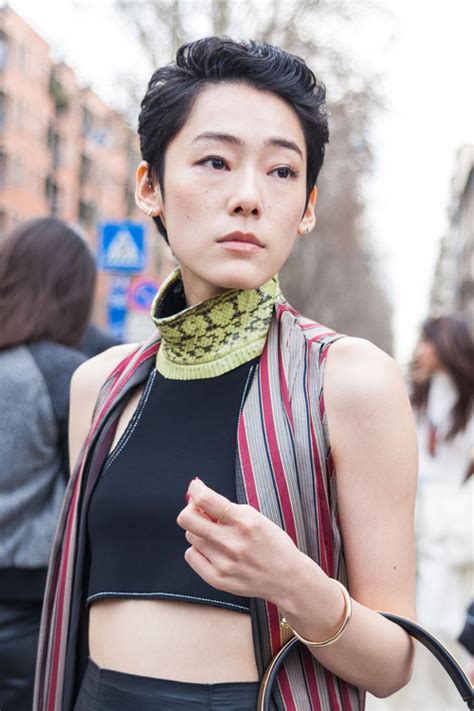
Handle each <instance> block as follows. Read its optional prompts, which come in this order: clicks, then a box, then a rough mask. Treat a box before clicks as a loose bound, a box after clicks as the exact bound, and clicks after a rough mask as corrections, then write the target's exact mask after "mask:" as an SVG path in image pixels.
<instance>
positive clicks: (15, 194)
mask: <svg viewBox="0 0 474 711" xmlns="http://www.w3.org/2000/svg"><path fill="white" fill-rule="evenodd" d="M138 161H139V151H138V139H137V136H136V134H135V132H134V131H133V130H132V129H131V127H130V126H129V124H128V123H127V121H126V119H125V118H124V117H123V116H122V115H121V114H119V113H118V112H117V111H114V110H113V109H111V108H110V107H109V106H107V105H106V104H105V103H104V102H103V101H102V100H101V99H100V97H99V96H97V94H95V93H94V92H93V91H92V90H91V89H90V88H88V87H83V86H80V84H79V83H78V81H77V78H76V75H75V73H74V71H73V70H72V69H71V68H70V67H68V66H67V65H66V64H63V63H61V64H57V63H53V62H52V60H51V58H50V48H49V46H48V44H47V43H46V42H45V40H44V39H42V38H41V37H40V36H39V35H38V34H37V33H36V32H35V31H34V30H33V29H32V28H31V27H30V26H29V25H28V24H27V23H26V22H24V21H23V20H22V19H21V17H19V16H18V15H17V14H16V13H15V12H14V11H13V10H12V9H11V8H10V7H8V5H1V4H0V239H1V238H2V236H3V235H5V234H6V233H7V232H9V231H10V230H11V229H12V228H13V227H15V225H17V224H18V223H19V222H22V221H23V220H26V219H30V218H32V217H38V216H45V215H54V216H57V217H60V218H61V219H64V220H67V221H69V222H72V223H75V224H78V225H80V226H81V227H82V228H83V229H84V230H85V231H86V233H87V235H88V238H89V240H90V243H91V246H92V247H93V248H95V246H96V238H97V237H96V233H97V223H99V222H101V221H115V220H123V219H130V220H134V221H139V222H142V223H143V224H144V225H145V226H146V229H147V235H148V266H147V270H146V275H147V276H154V277H157V276H160V275H161V274H162V273H166V272H167V271H169V268H170V266H171V263H170V261H169V255H168V254H167V253H166V251H165V250H164V248H163V246H162V242H163V240H162V239H161V238H159V239H158V236H157V235H156V230H155V228H154V226H153V225H152V223H151V221H147V220H146V218H144V215H143V214H142V213H141V212H140V211H139V210H138V209H137V208H136V206H135V202H134V199H133V195H134V174H135V168H136V165H137V164H138ZM109 280H110V277H109V276H108V275H100V279H99V288H98V294H97V300H96V301H97V303H96V309H95V320H97V321H98V322H99V323H104V322H105V318H106V316H105V300H106V297H105V294H106V291H107V288H108V282H109Z"/></svg>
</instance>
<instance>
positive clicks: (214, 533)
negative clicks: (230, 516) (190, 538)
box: [176, 503, 222, 542]
mask: <svg viewBox="0 0 474 711" xmlns="http://www.w3.org/2000/svg"><path fill="white" fill-rule="evenodd" d="M176 522H177V524H178V526H180V527H181V528H183V529H184V530H185V531H191V533H194V534H195V535H196V536H199V537H200V538H203V539H205V540H207V541H213V542H217V541H218V540H220V538H221V536H222V532H221V528H220V527H219V526H216V523H215V521H213V520H212V519H210V518H209V516H207V514H205V513H203V512H202V511H200V510H199V509H198V508H197V507H196V506H195V505H192V504H191V503H189V504H188V505H187V506H185V508H184V509H183V510H182V511H181V512H180V514H179V516H178V518H177V519H176Z"/></svg>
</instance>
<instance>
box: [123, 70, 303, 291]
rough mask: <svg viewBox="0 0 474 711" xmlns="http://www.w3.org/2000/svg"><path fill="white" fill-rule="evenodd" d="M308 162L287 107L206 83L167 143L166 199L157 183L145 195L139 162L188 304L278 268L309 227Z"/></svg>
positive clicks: (236, 87)
mask: <svg viewBox="0 0 474 711" xmlns="http://www.w3.org/2000/svg"><path fill="white" fill-rule="evenodd" d="M306 161H307V156H306V143H305V139H304V134H303V130H302V128H301V125H300V122H299V120H298V117H297V115H296V113H295V112H294V111H293V109H292V108H290V107H289V106H288V105H287V104H286V103H285V102H284V101H283V100H282V99H280V98H278V97H277V96H275V95H273V94H271V93H268V92H263V91H259V90H257V89H255V88H253V87H250V86H247V85H245V84H235V83H234V84H232V83H229V84H220V85H218V86H209V87H206V88H205V89H204V90H203V91H202V92H201V93H200V95H199V97H198V99H197V101H196V104H195V106H194V108H193V111H192V112H191V114H190V116H189V118H188V120H187V122H186V124H185V125H184V127H183V128H182V129H181V131H180V132H179V133H178V134H177V135H176V136H175V138H174V139H173V140H172V141H171V142H170V143H169V145H168V147H167V150H166V155H165V170H164V188H165V190H164V199H163V196H162V195H161V192H160V189H159V187H156V188H155V189H154V192H153V191H151V189H150V188H148V192H147V187H146V179H145V178H146V163H145V164H143V163H142V164H141V167H140V168H139V170H138V186H137V194H138V196H139V199H140V196H141V197H142V198H143V200H146V202H147V204H148V205H149V204H150V200H151V201H153V205H154V211H153V214H154V215H156V214H160V216H161V218H162V221H163V223H164V225H165V227H166V229H167V232H168V239H169V242H170V246H171V249H172V250H173V253H174V254H175V256H176V258H177V259H178V261H179V263H180V266H181V270H182V275H183V281H184V287H185V292H186V298H187V301H188V303H189V304H190V305H191V304H195V303H199V302H200V301H203V300H204V299H207V298H209V297H211V296H214V295H216V294H217V293H219V292H220V291H222V290H223V289H228V288H239V289H249V288H255V287H257V286H260V285H261V284H263V283H265V282H266V281H267V280H268V279H269V278H270V277H271V276H273V275H274V274H276V273H277V272H278V271H279V270H280V268H281V267H282V266H283V264H284V263H285V261H286V260H287V258H288V256H289V254H290V252H291V249H292V247H293V244H294V241H295V239H296V235H297V233H298V232H299V233H300V234H303V233H304V232H305V230H306V231H309V230H310V229H311V228H312V227H313V226H314V222H315V218H314V203H315V200H316V190H314V191H313V193H312V195H311V198H310V203H309V205H308V207H307V208H306V210H305V201H306ZM140 171H141V172H140ZM303 213H304V215H303Z"/></svg>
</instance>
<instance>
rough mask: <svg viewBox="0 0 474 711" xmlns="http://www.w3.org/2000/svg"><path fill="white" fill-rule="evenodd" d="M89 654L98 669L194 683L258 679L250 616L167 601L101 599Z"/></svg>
mask: <svg viewBox="0 0 474 711" xmlns="http://www.w3.org/2000/svg"><path fill="white" fill-rule="evenodd" d="M89 656H90V657H91V659H92V660H93V661H94V662H95V663H96V664H97V666H99V667H100V668H101V669H113V670H115V671H120V672H125V673H127V674H138V675H140V676H149V677H154V678H160V679H173V680H176V681H184V682H194V683H203V684H204V683H207V684H212V683H220V682H236V681H258V671H257V666H256V662H255V654H254V649H253V642H252V627H251V621H250V614H245V613H242V612H234V611H232V610H226V609H222V608H218V607H212V606H209V605H200V604H196V603H188V602H175V601H172V600H166V601H163V600H115V599H110V600H100V601H97V602H94V603H93V604H92V605H91V608H90V614H89Z"/></svg>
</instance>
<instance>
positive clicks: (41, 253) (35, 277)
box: [0, 217, 95, 711]
mask: <svg viewBox="0 0 474 711" xmlns="http://www.w3.org/2000/svg"><path fill="white" fill-rule="evenodd" d="M94 284H95V263H94V257H93V255H92V252H91V251H90V249H89V247H88V246H87V243H86V242H85V240H84V239H83V238H82V237H81V235H79V234H78V233H77V232H76V231H75V230H74V229H72V228H71V227H69V225H67V224H66V223H65V222H62V221H61V220H57V219H55V218H48V217H46V218H38V219H34V220H30V221H28V222H24V223H22V224H21V225H19V226H18V227H17V228H16V229H15V230H13V232H11V233H10V234H9V235H7V237H6V238H5V239H4V240H3V241H2V243H1V245H0V402H1V407H0V461H1V464H0V708H2V709H3V710H4V711H24V709H30V708H31V703H32V696H33V681H34V671H35V662H36V647H37V644H38V632H39V625H40V617H41V604H42V600H43V593H44V586H45V582H46V571H47V566H48V562H49V555H50V552H51V545H52V542H53V537H54V531H55V529H56V525H57V520H58V516H59V511H60V508H61V504H62V501H63V497H64V491H65V489H66V484H67V481H68V479H69V465H68V451H67V450H68V443H67V439H68V438H67V430H68V426H67V425H68V410H69V384H70V380H71V376H72V373H73V372H74V370H75V369H76V368H77V367H78V366H79V365H80V364H81V363H82V362H83V361H84V360H85V357H84V356H83V354H82V353H80V352H79V351H77V350H76V349H75V348H74V346H75V344H77V343H78V342H79V340H80V339H81V338H82V335H83V333H84V331H85V329H86V325H87V322H88V320H89V315H90V309H91V306H92V299H93V293H94Z"/></svg>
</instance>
